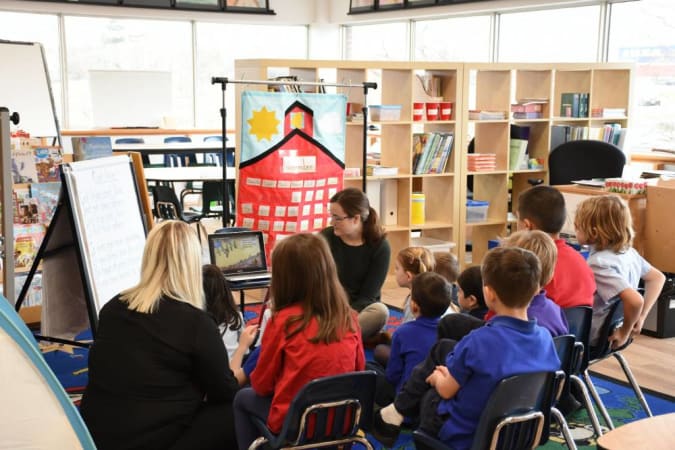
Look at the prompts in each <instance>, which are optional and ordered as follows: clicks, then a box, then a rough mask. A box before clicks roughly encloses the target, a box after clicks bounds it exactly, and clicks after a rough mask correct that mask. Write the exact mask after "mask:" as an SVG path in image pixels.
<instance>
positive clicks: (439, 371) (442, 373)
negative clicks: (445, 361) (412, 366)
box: [426, 366, 450, 387]
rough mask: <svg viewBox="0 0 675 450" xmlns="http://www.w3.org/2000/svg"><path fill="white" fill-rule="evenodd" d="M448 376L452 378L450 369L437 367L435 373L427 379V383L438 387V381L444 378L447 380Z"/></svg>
mask: <svg viewBox="0 0 675 450" xmlns="http://www.w3.org/2000/svg"><path fill="white" fill-rule="evenodd" d="M447 376H450V372H449V371H448V368H447V367H445V366H436V368H435V369H434V371H433V372H432V373H431V375H429V376H428V377H427V379H426V381H427V383H429V384H430V385H432V386H434V387H436V384H437V383H438V381H439V380H440V379H442V378H445V377H447Z"/></svg>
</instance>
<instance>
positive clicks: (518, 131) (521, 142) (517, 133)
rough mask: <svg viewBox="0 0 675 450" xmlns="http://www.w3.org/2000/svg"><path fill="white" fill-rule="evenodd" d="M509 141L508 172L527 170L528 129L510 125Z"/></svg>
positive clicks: (527, 127)
mask: <svg viewBox="0 0 675 450" xmlns="http://www.w3.org/2000/svg"><path fill="white" fill-rule="evenodd" d="M510 133H511V138H510V140H509V170H511V171H514V170H524V169H527V160H528V156H527V155H528V151H527V145H528V142H529V139H530V127H529V126H521V125H511V127H510Z"/></svg>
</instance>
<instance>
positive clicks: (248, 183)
mask: <svg viewBox="0 0 675 450" xmlns="http://www.w3.org/2000/svg"><path fill="white" fill-rule="evenodd" d="M241 105H242V108H241V109H242V114H243V116H242V121H241V124H242V125H241V127H242V130H241V133H240V135H241V147H240V148H241V157H240V163H239V178H238V180H239V191H238V196H237V225H238V226H243V227H248V228H252V229H256V230H261V231H263V233H264V234H265V237H266V250H267V256H268V258H269V255H270V254H271V250H272V248H273V246H274V243H275V242H276V240H277V239H282V238H283V237H284V236H287V235H290V234H293V233H298V232H314V231H318V230H321V229H322V228H324V227H326V226H327V225H328V221H329V216H330V214H329V212H328V200H329V199H330V197H331V196H332V195H333V194H335V193H336V192H338V191H339V190H341V189H342V183H343V174H344V167H345V164H344V158H345V156H344V155H345V126H346V120H345V119H346V116H345V113H344V112H345V110H346V105H347V99H346V97H345V96H344V95H342V94H304V93H283V92H282V93H277V92H259V91H246V92H243V93H242V99H241Z"/></svg>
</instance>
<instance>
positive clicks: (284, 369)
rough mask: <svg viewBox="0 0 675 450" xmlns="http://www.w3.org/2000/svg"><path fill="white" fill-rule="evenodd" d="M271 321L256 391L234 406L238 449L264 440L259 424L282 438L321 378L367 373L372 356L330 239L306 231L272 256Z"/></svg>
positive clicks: (255, 372)
mask: <svg viewBox="0 0 675 450" xmlns="http://www.w3.org/2000/svg"><path fill="white" fill-rule="evenodd" d="M270 294H271V298H272V299H273V302H272V316H271V317H270V319H269V321H268V323H267V326H266V328H265V333H264V334H263V338H262V344H261V345H260V357H259V359H258V363H257V365H256V368H255V370H253V372H252V373H251V387H250V388H246V389H242V390H241V391H239V392H238V393H237V396H236V398H235V401H234V408H235V409H234V411H235V423H236V430H237V441H238V443H239V449H242V450H243V449H247V448H248V446H249V445H250V444H251V442H253V441H254V440H255V439H256V438H257V437H258V436H259V434H258V433H257V428H256V426H255V424H254V423H253V422H252V417H253V416H256V417H258V418H260V419H262V420H265V419H266V420H267V426H268V427H269V429H270V430H271V431H272V432H273V433H279V432H280V431H281V426H282V424H283V421H284V417H285V415H286V412H287V411H288V407H289V405H290V403H291V400H292V399H293V397H295V395H296V394H297V393H298V391H299V390H300V389H301V388H302V387H303V386H304V385H306V384H307V383H308V382H310V381H312V380H313V379H315V378H320V377H325V376H329V375H337V374H341V373H346V372H353V371H358V370H363V368H364V367H365V356H364V353H363V344H362V342H361V333H360V330H359V324H358V319H357V316H356V313H355V312H354V311H352V310H351V309H350V307H349V301H348V297H347V294H346V292H345V290H344V289H343V288H342V286H341V284H340V281H339V279H338V275H337V270H336V268H335V263H334V262H333V258H332V257H331V254H330V250H329V249H328V245H327V244H326V241H325V240H323V239H322V238H321V237H320V236H317V235H314V234H309V233H300V234H294V235H291V236H289V237H287V238H285V239H283V240H282V241H277V244H276V246H275V248H274V250H273V251H272V283H271V286H270Z"/></svg>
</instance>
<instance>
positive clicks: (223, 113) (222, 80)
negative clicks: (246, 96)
mask: <svg viewBox="0 0 675 450" xmlns="http://www.w3.org/2000/svg"><path fill="white" fill-rule="evenodd" d="M228 83H231V84H251V85H265V86H289V85H290V86H316V87H318V88H320V89H321V88H323V87H325V86H332V87H346V88H354V87H359V88H363V95H364V102H363V161H362V164H363V167H362V170H361V174H362V178H363V182H362V190H363V192H364V193H365V192H366V153H367V148H368V89H377V83H374V82H369V81H364V82H363V83H358V84H351V83H324V82H315V81H274V80H230V79H229V78H227V77H212V78H211V84H220V86H221V92H222V106H221V108H220V118H221V132H222V138H223V150H222V151H223V155H226V150H225V131H226V126H227V109H226V108H225V89H226V87H227V84H228ZM223 180H224V181H225V193H224V197H225V198H224V201H223V226H224V227H227V226H229V224H230V208H229V204H228V205H227V206H225V205H226V203H225V202H229V196H230V195H229V186H228V184H227V167H226V164H225V163H224V164H223Z"/></svg>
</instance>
